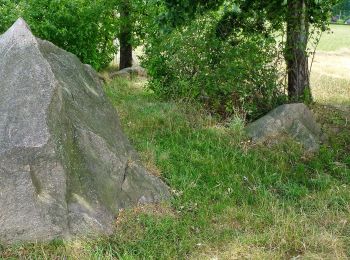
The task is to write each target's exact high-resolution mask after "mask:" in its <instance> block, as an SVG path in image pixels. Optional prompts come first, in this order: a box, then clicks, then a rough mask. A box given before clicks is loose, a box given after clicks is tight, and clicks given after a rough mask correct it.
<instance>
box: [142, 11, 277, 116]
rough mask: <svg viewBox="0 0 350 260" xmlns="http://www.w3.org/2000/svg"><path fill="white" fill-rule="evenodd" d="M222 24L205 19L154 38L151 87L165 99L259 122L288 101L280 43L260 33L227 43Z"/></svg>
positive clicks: (147, 62)
mask: <svg viewBox="0 0 350 260" xmlns="http://www.w3.org/2000/svg"><path fill="white" fill-rule="evenodd" d="M217 22H218V20H217V19H215V18H213V17H209V16H205V17H201V18H198V19H197V20H196V21H194V22H192V23H191V25H189V26H187V27H184V28H182V29H177V30H175V31H173V32H171V33H170V34H163V35H160V33H158V34H154V35H153V37H151V39H148V44H147V45H146V58H145V60H144V66H145V67H146V68H147V69H148V72H149V75H150V76H151V80H150V83H149V87H150V88H151V89H152V90H153V91H154V92H155V93H156V94H157V95H159V96H161V97H163V98H167V99H192V100H197V101H200V102H201V103H203V104H204V105H205V106H206V107H207V108H208V109H209V110H211V111H213V112H216V113H220V114H221V115H223V116H229V115H231V114H234V113H235V112H239V113H243V114H244V115H246V116H248V117H249V118H256V117H258V116H260V115H262V114H263V113H265V112H267V111H268V110H270V109H272V108H273V107H275V106H276V105H278V104H279V103H281V102H282V100H283V99H284V93H283V89H281V88H280V86H279V85H278V83H277V82H278V77H279V73H278V66H277V61H278V60H277V58H276V57H278V55H277V47H276V42H275V40H274V39H273V38H272V37H267V36H266V35H261V34H256V33H255V34H247V35H243V33H242V34H241V36H240V37H238V38H237V37H236V38H231V39H228V40H225V41H223V40H221V39H219V38H218V37H217V36H216V35H215V29H216V24H217Z"/></svg>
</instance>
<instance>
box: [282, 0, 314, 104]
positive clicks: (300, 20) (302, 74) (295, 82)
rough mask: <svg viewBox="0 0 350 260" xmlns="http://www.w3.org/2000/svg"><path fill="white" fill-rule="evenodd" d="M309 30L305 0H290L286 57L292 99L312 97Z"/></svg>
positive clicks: (308, 98) (302, 99)
mask: <svg viewBox="0 0 350 260" xmlns="http://www.w3.org/2000/svg"><path fill="white" fill-rule="evenodd" d="M308 30H309V24H308V19H307V15H306V3H305V0H289V1H288V15H287V42H286V53H285V59H286V63H287V71H288V95H289V98H290V100H291V101H310V100H311V98H312V97H311V91H310V80H309V70H308V55H307V51H306V49H307V42H308Z"/></svg>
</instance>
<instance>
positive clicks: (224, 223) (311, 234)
mask: <svg viewBox="0 0 350 260" xmlns="http://www.w3.org/2000/svg"><path fill="white" fill-rule="evenodd" d="M331 28H332V30H333V31H334V32H335V33H334V34H332V35H326V34H325V35H323V38H322V40H321V43H320V45H319V48H318V52H317V55H316V57H315V62H314V65H313V73H312V76H311V80H312V86H313V88H312V90H313V94H314V97H315V100H316V101H317V104H316V105H314V106H313V110H314V112H315V114H316V115H317V117H318V120H319V122H321V123H322V126H323V129H324V131H325V132H326V133H327V135H328V137H329V140H328V141H327V142H326V143H325V144H324V145H323V146H322V148H321V151H320V152H319V154H317V155H316V156H313V157H312V156H309V155H307V154H304V152H303V150H302V148H301V147H300V146H299V145H298V144H295V143H293V142H291V141H290V140H286V142H285V143H282V144H280V145H278V146H273V147H270V146H268V145H267V146H265V147H262V146H258V147H254V146H252V145H251V144H250V143H249V142H248V141H247V139H246V138H245V136H244V131H243V127H244V123H243V121H242V120H241V119H240V118H239V117H234V118H232V119H231V120H229V121H227V122H220V121H218V120H216V119H215V118H213V117H211V116H209V115H207V114H206V113H204V112H203V111H201V109H200V108H199V107H197V106H195V105H193V104H183V103H173V102H163V101H160V100H158V99H157V98H156V97H155V96H154V95H153V94H152V93H151V92H149V91H147V90H145V88H144V85H145V81H142V80H134V81H125V80H122V79H117V80H115V81H113V82H111V83H110V84H108V85H107V86H106V88H105V91H106V93H107V95H108V97H109V98H110V100H111V102H112V103H113V104H114V105H115V107H116V108H117V110H118V113H119V115H120V117H121V122H122V125H123V128H124V131H125V132H126V133H127V135H128V136H129V139H130V140H131V141H132V143H133V144H134V146H135V147H136V149H137V150H138V151H139V153H140V154H141V157H142V160H143V162H144V165H145V166H146V167H147V169H148V170H149V171H150V172H151V173H153V174H155V175H157V176H160V177H161V178H162V179H163V180H164V181H166V182H167V183H168V185H169V186H170V187H171V189H172V193H173V199H172V200H171V201H170V202H169V203H166V204H164V205H153V206H147V207H139V208H135V209H128V210H125V211H123V212H121V213H120V214H119V216H118V218H117V221H116V232H115V234H114V235H113V236H111V237H104V238H103V237H102V238H100V239H98V240H87V239H80V240H76V241H53V242H51V243H49V244H40V243H37V244H27V245H15V246H11V247H6V246H1V245H0V259H184V258H185V259H293V258H294V259H297V258H303V259H347V258H350V214H349V213H350V212H349V211H350V189H349V185H350V123H349V122H350V110H349V109H348V108H347V107H346V106H344V105H349V104H350V76H349V75H348V74H349V73H348V71H349V69H350V65H349V60H350V51H348V50H346V48H348V46H350V39H349V36H350V34H349V32H350V26H336V25H335V26H332V27H331ZM347 35H349V36H347ZM325 104H332V105H334V104H338V105H341V110H338V109H336V108H334V107H333V106H328V105H327V106H325Z"/></svg>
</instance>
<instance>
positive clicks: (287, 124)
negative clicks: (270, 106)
mask: <svg viewBox="0 0 350 260" xmlns="http://www.w3.org/2000/svg"><path fill="white" fill-rule="evenodd" d="M246 132H247V134H248V136H249V137H251V138H252V141H253V142H254V143H263V142H265V141H269V140H272V139H278V138H279V137H281V136H284V135H288V136H290V137H292V138H293V139H294V140H296V141H297V142H299V143H301V144H302V145H303V146H304V147H305V149H306V150H307V151H309V152H316V151H318V150H319V146H320V145H319V144H320V139H321V128H320V126H319V125H318V124H317V122H316V120H315V117H314V115H313V113H312V112H311V111H310V110H309V109H308V107H307V106H306V105H304V104H302V103H297V104H286V105H282V106H279V107H277V108H276V109H274V110H272V111H271V112H270V113H268V114H267V115H265V116H263V117H262V118H260V119H258V120H256V121H255V122H253V123H251V124H249V125H248V126H247V128H246Z"/></svg>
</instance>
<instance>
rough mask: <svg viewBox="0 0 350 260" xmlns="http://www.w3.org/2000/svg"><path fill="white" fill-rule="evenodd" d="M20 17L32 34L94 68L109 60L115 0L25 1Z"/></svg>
mask: <svg viewBox="0 0 350 260" xmlns="http://www.w3.org/2000/svg"><path fill="white" fill-rule="evenodd" d="M23 10H24V11H23V16H24V18H25V20H26V21H27V22H28V23H29V25H30V27H31V29H32V31H33V32H34V34H35V35H36V36H38V37H40V38H42V39H45V40H48V41H51V42H53V43H54V44H56V45H57V46H59V47H61V48H63V49H65V50H67V51H69V52H72V53H74V54H76V55H77V56H78V57H79V58H80V59H81V60H82V61H83V62H84V63H88V64H91V65H92V66H93V67H94V68H96V69H101V68H103V67H106V66H107V65H108V64H109V63H110V61H111V60H112V59H113V55H114V54H115V52H116V47H115V46H114V44H113V40H114V39H115V37H116V34H117V28H118V27H117V22H118V21H117V19H116V17H115V13H114V10H115V1H114V0H112V1H104V0H26V1H23Z"/></svg>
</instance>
